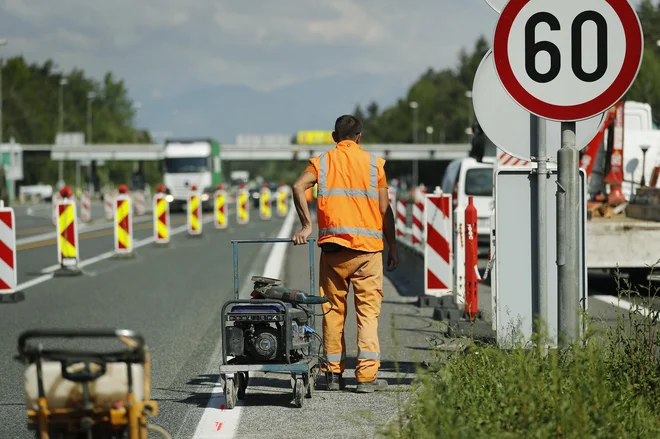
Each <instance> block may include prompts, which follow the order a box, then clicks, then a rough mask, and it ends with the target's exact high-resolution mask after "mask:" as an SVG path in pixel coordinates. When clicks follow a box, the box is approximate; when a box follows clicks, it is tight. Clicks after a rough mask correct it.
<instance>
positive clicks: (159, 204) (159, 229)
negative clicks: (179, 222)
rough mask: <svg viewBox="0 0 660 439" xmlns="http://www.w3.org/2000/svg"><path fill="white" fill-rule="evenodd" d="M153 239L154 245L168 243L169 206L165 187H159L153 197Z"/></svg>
mask: <svg viewBox="0 0 660 439" xmlns="http://www.w3.org/2000/svg"><path fill="white" fill-rule="evenodd" d="M153 212H154V238H155V239H156V240H155V242H156V244H167V243H168V242H170V204H169V203H168V202H167V194H166V191H165V186H163V185H160V186H158V188H157V189H156V194H155V195H154V208H153Z"/></svg>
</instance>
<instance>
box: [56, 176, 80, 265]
mask: <svg viewBox="0 0 660 439" xmlns="http://www.w3.org/2000/svg"><path fill="white" fill-rule="evenodd" d="M60 195H61V200H60V201H59V202H58V204H57V215H58V223H57V262H58V263H59V264H60V269H59V270H57V271H56V272H55V273H54V274H55V275H64V274H81V271H80V268H79V267H78V261H79V260H80V257H79V251H78V222H77V215H76V202H75V200H74V199H73V192H72V191H71V188H70V187H68V186H64V187H63V188H62V190H61V191H60Z"/></svg>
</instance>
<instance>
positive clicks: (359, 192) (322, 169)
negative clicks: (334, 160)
mask: <svg viewBox="0 0 660 439" xmlns="http://www.w3.org/2000/svg"><path fill="white" fill-rule="evenodd" d="M326 154H327V153H325V152H324V153H323V154H321V155H320V156H319V182H318V194H317V198H321V197H329V196H331V195H342V196H345V197H366V198H372V199H374V200H378V163H377V162H376V156H375V155H374V154H371V153H369V158H370V159H369V181H370V189H366V190H365V189H342V188H331V189H326V179H327V177H328V162H327V161H326Z"/></svg>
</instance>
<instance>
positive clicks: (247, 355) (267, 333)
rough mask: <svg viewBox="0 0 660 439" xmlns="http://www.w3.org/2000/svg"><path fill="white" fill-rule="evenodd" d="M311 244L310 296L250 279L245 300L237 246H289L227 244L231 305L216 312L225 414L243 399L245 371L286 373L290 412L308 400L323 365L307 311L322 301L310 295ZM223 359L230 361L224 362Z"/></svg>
mask: <svg viewBox="0 0 660 439" xmlns="http://www.w3.org/2000/svg"><path fill="white" fill-rule="evenodd" d="M314 241H315V240H314V239H309V240H308V243H309V276H310V277H309V288H310V295H308V294H306V293H305V292H303V291H300V290H292V289H288V288H284V287H282V286H281V284H282V281H280V280H279V279H272V278H268V277H262V276H253V277H252V279H251V280H252V281H253V282H254V288H253V291H252V294H251V297H252V298H251V299H239V288H238V244H239V243H259V244H263V243H278V242H282V243H283V242H288V243H291V242H292V240H291V239H283V238H273V239H255V240H233V241H232V244H233V249H234V300H230V301H228V302H226V303H225V304H224V305H223V306H222V313H221V328H222V360H221V361H222V363H221V365H220V378H221V380H222V385H223V389H224V394H225V398H226V401H227V408H228V409H232V408H234V407H235V405H236V401H237V399H241V400H242V399H244V398H245V392H246V389H247V386H248V381H249V374H250V372H257V371H258V372H290V373H291V383H292V385H293V399H294V403H295V405H296V407H302V405H303V401H304V399H305V398H311V397H312V395H313V390H314V387H315V384H316V377H317V376H318V373H319V371H320V368H319V361H323V360H322V358H321V356H320V349H321V345H320V344H322V339H321V337H320V336H319V335H318V334H317V333H316V331H315V330H314V325H315V319H314V316H315V314H314V312H313V309H312V307H313V305H315V304H321V303H324V302H327V299H326V298H325V297H319V296H314V291H315V281H314V246H313V242H314ZM228 324H230V325H229V326H228ZM317 341H319V342H320V344H319V345H318V350H317V344H316V342H317ZM229 356H231V357H233V358H231V359H228V357H229Z"/></svg>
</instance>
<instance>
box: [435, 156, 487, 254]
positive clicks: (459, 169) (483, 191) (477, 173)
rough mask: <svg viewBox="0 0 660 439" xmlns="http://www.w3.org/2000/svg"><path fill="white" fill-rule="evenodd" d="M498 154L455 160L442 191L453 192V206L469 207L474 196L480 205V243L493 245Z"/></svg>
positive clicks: (447, 171) (474, 201)
mask: <svg viewBox="0 0 660 439" xmlns="http://www.w3.org/2000/svg"><path fill="white" fill-rule="evenodd" d="M494 162H495V157H484V158H483V162H478V161H477V160H476V159H474V158H464V159H458V160H453V161H452V162H451V163H449V166H447V169H446V170H445V175H444V176H443V178H442V192H444V193H446V194H448V193H451V194H452V202H453V208H454V209H455V208H456V206H457V205H458V204H459V203H460V204H461V206H467V204H468V197H470V196H471V197H472V200H473V203H474V207H476V208H477V233H478V235H479V236H478V242H479V245H480V246H490V215H491V210H492V206H493V168H494Z"/></svg>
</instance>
